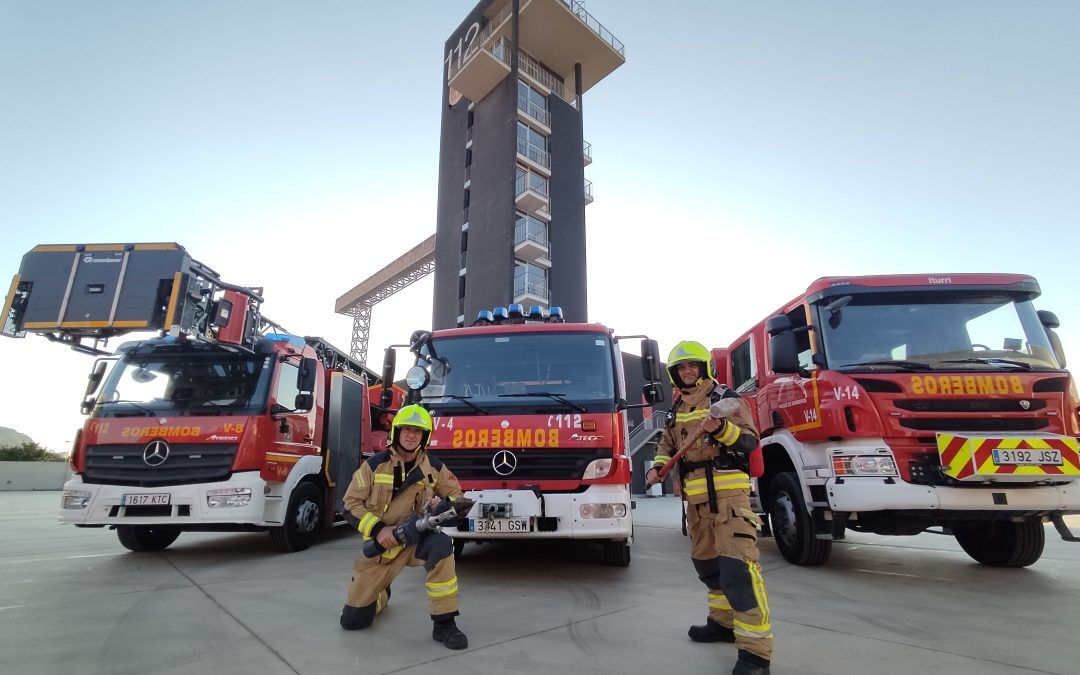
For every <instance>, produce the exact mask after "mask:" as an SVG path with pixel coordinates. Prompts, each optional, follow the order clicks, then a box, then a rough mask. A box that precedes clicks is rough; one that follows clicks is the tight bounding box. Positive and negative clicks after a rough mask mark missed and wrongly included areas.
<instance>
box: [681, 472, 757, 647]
mask: <svg viewBox="0 0 1080 675" xmlns="http://www.w3.org/2000/svg"><path fill="white" fill-rule="evenodd" d="M749 495H750V492H749V491H748V490H723V491H719V492H717V494H716V503H717V511H718V512H717V513H712V512H711V510H710V509H709V504H708V502H705V503H702V504H687V505H686V526H687V529H688V531H689V534H690V543H691V553H690V557H691V559H692V561H693V563H694V569H695V570H696V571H697V573H698V578H700V579H701V581H702V582H704V584H705V585H706V586H707V587H708V589H709V590H708V606H709V618H710V619H712V620H713V621H715V622H716V623H718V624H720V625H721V626H724V627H726V628H731V629H733V630H734V632H735V644H736V646H738V648H739V649H740V650H746V651H748V652H750V653H752V654H755V655H757V656H760V657H761V658H763V659H766V660H771V659H772V638H773V634H772V625H771V623H770V619H769V599H768V596H767V595H766V593H765V579H764V577H763V576H762V574H761V566H760V565H759V564H758V548H757V528H758V526H759V525H760V524H761V519H760V518H759V517H758V516H757V514H756V513H754V512H753V511H752V510H750V496H749Z"/></svg>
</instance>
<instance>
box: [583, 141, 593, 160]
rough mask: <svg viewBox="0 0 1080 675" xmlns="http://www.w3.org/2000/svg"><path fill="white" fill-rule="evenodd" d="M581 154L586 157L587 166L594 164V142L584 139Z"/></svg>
mask: <svg viewBox="0 0 1080 675" xmlns="http://www.w3.org/2000/svg"><path fill="white" fill-rule="evenodd" d="M581 154H582V157H584V159H585V166H589V165H590V164H592V143H590V142H588V141H582V146H581Z"/></svg>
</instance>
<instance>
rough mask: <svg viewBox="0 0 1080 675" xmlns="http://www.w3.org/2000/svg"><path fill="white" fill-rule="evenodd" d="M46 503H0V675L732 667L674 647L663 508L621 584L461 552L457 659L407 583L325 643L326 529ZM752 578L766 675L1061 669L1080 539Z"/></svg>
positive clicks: (45, 499)
mask: <svg viewBox="0 0 1080 675" xmlns="http://www.w3.org/2000/svg"><path fill="white" fill-rule="evenodd" d="M58 501H59V493H57V492H5V493H0V541H3V547H2V549H0V655H2V656H0V662H2V663H3V664H4V665H3V666H2V670H3V671H4V672H12V673H15V672H17V673H20V674H27V675H29V674H32V673H79V675H89V674H94V673H130V674H132V675H148V674H150V673H154V674H155V675H156V674H159V673H214V672H216V673H229V674H232V673H258V674H259V675H272V674H276V673H352V672H355V673H410V674H420V673H438V674H439V675H451V674H455V673H462V674H469V675H473V674H477V673H496V672H497V673H616V672H622V673H666V674H670V675H674V674H675V673H727V672H730V668H731V666H732V664H733V663H734V661H735V648H734V646H732V645H726V644H712V645H703V644H695V643H692V642H690V641H689V640H688V639H687V638H686V628H687V626H689V624H690V623H692V622H700V621H701V620H702V619H703V618H704V615H705V592H704V587H703V586H702V585H701V584H700V582H698V581H697V579H696V577H695V576H694V573H693V571H692V567H691V565H690V561H689V554H688V551H689V542H688V540H686V539H685V538H683V536H682V535H681V533H680V532H679V530H678V525H679V523H678V520H679V507H678V503H677V502H676V501H675V500H674V499H673V498H670V497H660V498H639V499H638V510H637V511H636V512H635V514H636V532H637V540H636V542H635V544H634V546H633V549H632V550H633V561H632V563H631V564H630V567H628V568H609V567H603V566H602V565H601V564H600V552H599V548H598V547H597V548H592V547H588V546H583V545H575V544H555V545H545V546H540V545H532V544H521V545H472V544H470V545H468V546H467V547H466V549H465V553H464V556H463V558H462V559H461V560H460V561H459V564H458V577H459V579H460V583H461V612H462V616H461V617H460V618H459V621H458V623H459V625H460V626H461V628H462V629H463V630H464V631H465V632H466V633H467V634H468V636H469V645H470V646H469V649H467V650H465V651H462V652H452V651H450V650H447V649H446V648H445V647H443V646H442V645H440V644H438V643H435V642H433V641H432V640H431V636H430V633H431V622H430V620H429V619H428V616H427V611H426V607H425V596H424V590H423V573H422V571H421V570H418V569H411V570H406V571H405V572H404V573H403V574H402V575H401V576H400V577H399V578H398V580H397V581H395V583H394V587H393V588H394V595H393V599H392V600H391V603H390V606H389V608H388V609H387V610H386V612H384V613H383V614H382V615H380V616H379V618H378V620H377V621H376V623H375V625H374V626H373V627H372V628H371V629H369V630H366V631H361V632H345V631H343V630H341V629H340V628H339V627H338V624H337V619H338V613H339V611H340V608H341V605H342V603H343V601H344V597H345V589H346V586H347V583H348V580H349V575H350V570H351V568H352V561H353V558H354V557H355V556H356V555H357V553H358V541H357V538H356V537H355V535H354V534H353V533H351V532H349V531H347V530H346V529H345V528H338V529H337V530H336V531H334V532H332V533H331V534H329V535H327V536H325V537H324V538H323V539H321V540H320V541H319V542H318V543H316V544H315V545H314V546H313V547H312V548H311V549H309V550H307V551H304V552H302V553H296V554H291V555H283V554H279V553H275V552H274V551H273V550H272V549H271V548H270V543H269V538H268V537H267V536H266V535H264V534H196V533H187V534H184V535H181V537H180V539H179V540H178V541H177V542H176V543H175V544H173V546H172V547H171V548H170V549H168V550H167V551H165V552H163V553H130V552H128V551H126V550H125V549H123V548H121V546H120V544H119V543H118V542H117V540H116V536H115V533H113V532H111V531H108V530H81V529H77V528H74V527H71V526H63V525H60V524H58V523H57V522H56V507H57V504H58ZM1076 525H1077V523H1075V522H1074V528H1076ZM1077 529H1080V528H1077ZM762 562H763V567H764V569H765V578H766V581H767V583H768V591H769V598H770V601H771V605H772V615H773V628H774V631H775V633H776V636H777V637H776V653H775V656H774V667H773V670H772V672H773V673H775V674H777V675H784V674H788V675H796V674H797V675H812V674H816V673H821V674H826V673H828V674H835V675H846V674H851V675H855V674H859V675H865V674H867V673H873V674H877V673H882V674H889V673H897V674H903V675H910V674H911V673H918V672H928V673H930V672H932V673H934V674H935V675H947V674H952V673H956V674H965V675H966V674H969V673H978V674H980V675H982V674H989V673H1031V672H1034V673H1063V674H1064V673H1076V672H1080V659H1078V654H1080V652H1078V650H1077V647H1076V641H1077V638H1078V637H1080V635H1078V633H1080V564H1078V562H1080V544H1068V543H1065V542H1062V541H1061V540H1060V539H1059V538H1058V537H1057V535H1056V532H1055V531H1054V530H1053V529H1052V528H1048V530H1047V548H1046V553H1045V554H1044V556H1043V558H1042V559H1041V560H1040V561H1039V562H1037V563H1036V564H1035V565H1033V566H1032V567H1030V568H1028V569H1020V570H1002V569H992V568H988V567H983V566H980V565H978V564H976V563H974V562H973V561H971V560H970V559H969V558H968V557H967V556H966V555H965V554H964V553H963V552H962V551H960V549H959V547H958V546H957V545H956V543H955V542H954V540H953V539H952V538H947V537H943V536H940V535H931V534H923V535H920V536H918V537H908V538H885V537H876V536H869V535H853V536H851V538H850V540H848V541H847V542H846V543H838V544H836V545H835V546H834V552H833V557H832V559H831V561H830V563H829V564H828V565H826V566H824V567H820V568H800V567H795V566H792V565H789V564H787V563H786V562H785V561H784V560H783V559H782V558H781V557H780V556H779V554H778V553H777V551H776V548H775V546H774V545H773V543H772V542H771V541H769V540H767V541H765V542H764V543H763V544H762Z"/></svg>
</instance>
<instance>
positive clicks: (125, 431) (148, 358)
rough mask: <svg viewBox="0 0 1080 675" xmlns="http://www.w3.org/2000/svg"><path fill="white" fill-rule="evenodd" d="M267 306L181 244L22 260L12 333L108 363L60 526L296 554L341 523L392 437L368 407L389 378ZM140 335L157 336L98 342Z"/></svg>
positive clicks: (150, 546) (98, 248)
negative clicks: (106, 345) (240, 537)
mask: <svg viewBox="0 0 1080 675" xmlns="http://www.w3.org/2000/svg"><path fill="white" fill-rule="evenodd" d="M261 302H262V298H261V289H257V288H245V287H240V286H234V285H231V284H227V283H225V282H223V281H221V279H220V278H219V276H218V275H217V273H215V272H214V271H213V270H211V269H210V268H208V267H206V266H205V265H203V264H202V263H199V262H198V261H195V260H193V259H192V258H191V257H190V256H189V255H188V254H187V252H186V251H185V250H184V249H183V248H182V247H181V246H179V245H177V244H174V243H165V244H104V245H65V246H38V247H37V248H35V249H34V250H33V251H31V252H29V253H27V254H26V255H25V256H24V257H23V261H22V266H21V268H20V270H19V274H18V275H16V277H15V279H14V281H13V283H12V285H11V291H10V292H9V295H8V297H7V302H6V304H5V306H4V313H3V315H2V318H3V320H4V323H3V326H2V332H3V334H4V335H8V336H11V337H22V336H23V335H24V334H25V333H26V332H35V333H40V334H43V335H44V336H45V337H47V338H49V339H51V340H53V341H56V342H60V343H64V344H68V345H70V346H72V347H73V348H75V349H77V350H80V351H83V352H87V353H91V354H95V355H97V356H98V357H99V358H98V360H97V361H96V363H95V365H94V368H93V370H92V372H91V374H90V376H89V384H88V386H87V390H86V399H85V400H84V402H83V405H82V410H83V413H84V414H88V415H89V418H88V419H87V421H86V423H85V425H84V427H83V429H82V430H81V431H80V432H79V433H78V435H77V438H76V440H75V442H74V447H73V448H72V451H71V457H70V462H71V467H72V469H73V471H74V476H73V477H72V479H71V480H69V481H68V482H67V483H66V484H65V486H64V492H63V497H62V504H61V511H60V520H61V522H64V523H72V524H75V525H76V526H78V527H110V528H114V529H115V530H116V532H117V535H118V536H119V539H120V542H121V543H122V544H123V545H124V546H125V547H127V548H129V549H131V550H133V551H150V550H160V549H163V548H165V547H167V546H169V545H170V544H171V543H172V542H173V541H175V540H176V538H177V537H178V536H179V535H180V533H181V532H183V531H187V530H201V531H207V530H211V531H247V530H252V531H269V532H270V537H271V540H272V542H273V544H274V546H275V547H276V548H278V549H279V550H282V551H298V550H302V549H304V548H307V546H308V545H309V544H310V542H311V539H312V536H313V535H314V534H315V533H316V532H317V531H319V530H321V529H323V528H324V527H326V526H329V525H330V524H332V523H333V522H335V521H337V520H339V519H341V518H343V517H344V514H343V508H342V503H341V500H342V497H343V496H344V492H345V489H346V488H347V487H348V484H349V480H350V479H351V476H352V473H353V471H355V470H356V468H357V467H358V466H359V462H360V455H361V453H362V452H365V453H369V452H372V451H374V450H376V449H378V446H379V445H380V442H382V443H384V442H385V438H386V436H385V433H382V434H380V433H379V432H378V431H377V430H376V429H377V422H376V421H375V418H376V415H375V414H374V412H375V410H374V409H373V408H372V406H371V404H370V400H369V392H370V390H369V387H370V388H377V384H378V382H379V380H378V378H377V376H376V374H375V373H373V372H370V371H368V370H366V369H365V368H364V367H363V366H362V365H361V364H359V363H357V362H356V361H354V360H353V359H351V358H350V357H349V356H348V355H346V354H344V353H342V352H341V351H339V350H337V349H335V348H334V347H332V346H331V345H329V344H328V343H327V342H326V341H324V340H322V339H321V338H317V337H299V336H296V335H292V334H288V333H287V332H285V331H284V330H283V329H281V327H280V326H277V325H275V324H273V323H272V322H270V321H268V320H267V319H265V318H263V317H262V316H261V314H260V311H259V307H260V304H261ZM133 331H157V332H158V334H157V336H156V337H151V338H149V339H143V340H138V341H133V342H127V343H124V344H122V345H120V347H119V348H118V349H117V351H116V353H115V354H109V353H108V352H105V351H104V350H103V349H102V348H101V347H102V346H103V341H104V340H107V339H108V338H110V337H115V336H118V335H122V334H125V333H129V332H133ZM271 331H272V332H271ZM110 364H111V368H109V367H108V366H109V365H110ZM106 371H108V374H107V376H106ZM387 393H389V391H388V392H387Z"/></svg>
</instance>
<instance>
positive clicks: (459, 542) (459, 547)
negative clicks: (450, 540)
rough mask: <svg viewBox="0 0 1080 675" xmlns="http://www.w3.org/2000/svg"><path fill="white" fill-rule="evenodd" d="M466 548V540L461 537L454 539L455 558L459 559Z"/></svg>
mask: <svg viewBox="0 0 1080 675" xmlns="http://www.w3.org/2000/svg"><path fill="white" fill-rule="evenodd" d="M464 550H465V540H464V539H460V538H459V539H455V540H454V560H459V559H460V558H461V553H462V551H464Z"/></svg>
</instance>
